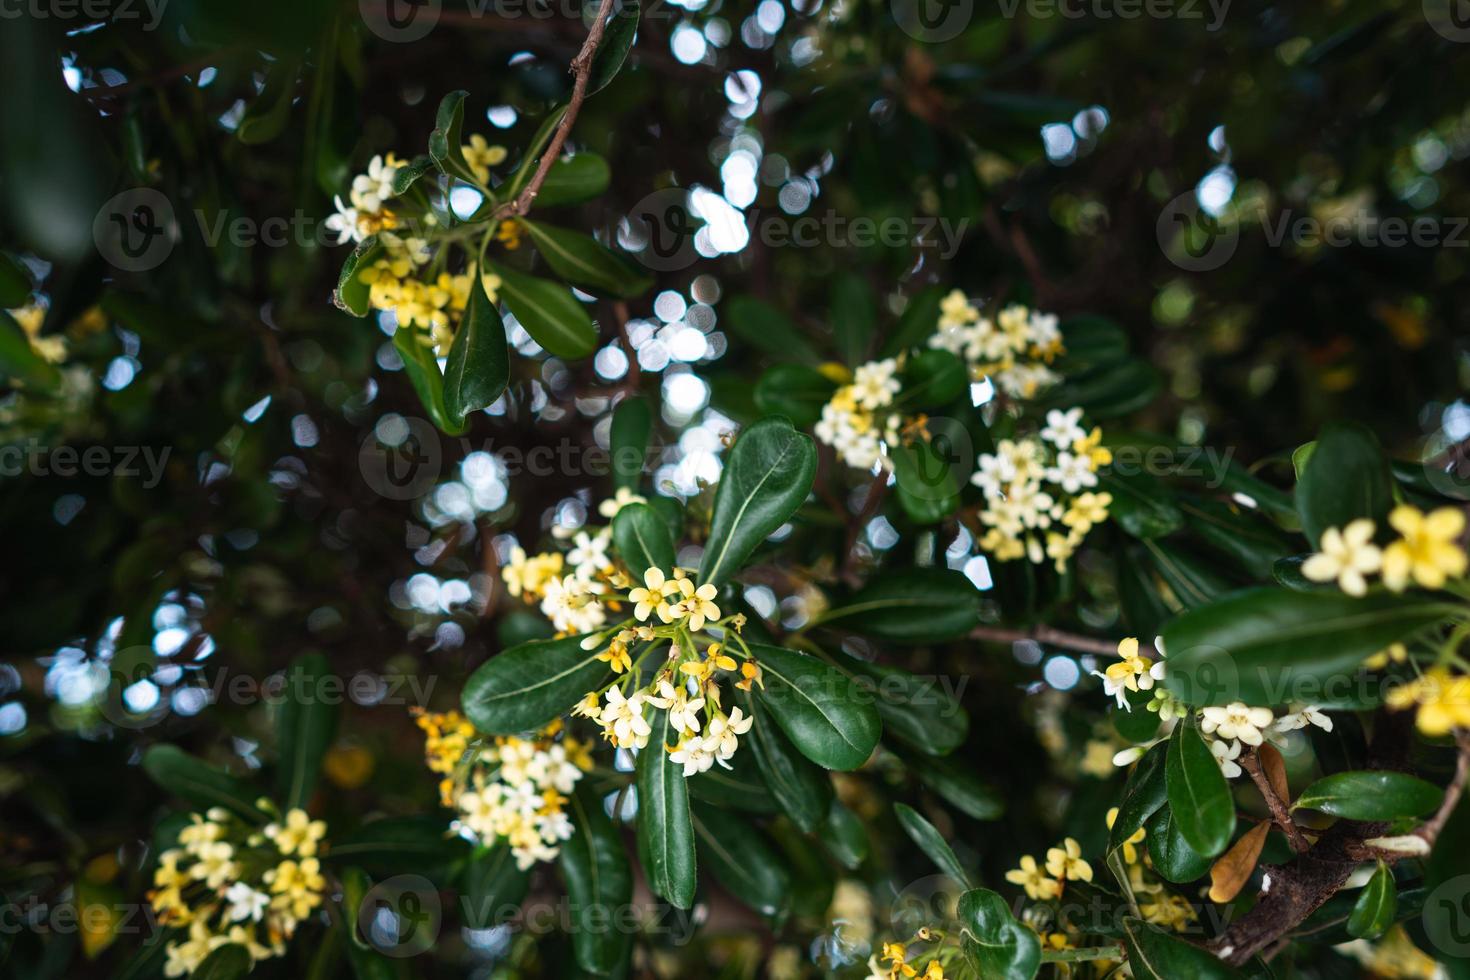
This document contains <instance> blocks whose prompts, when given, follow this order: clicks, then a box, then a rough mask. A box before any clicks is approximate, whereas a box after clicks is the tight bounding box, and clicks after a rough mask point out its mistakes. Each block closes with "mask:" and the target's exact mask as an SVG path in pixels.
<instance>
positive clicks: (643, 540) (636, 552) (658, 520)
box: [612, 504, 674, 582]
mask: <svg viewBox="0 0 1470 980" xmlns="http://www.w3.org/2000/svg"><path fill="white" fill-rule="evenodd" d="M612 528H613V544H614V546H616V548H617V550H618V555H619V557H621V558H622V559H623V563H624V564H626V565H627V566H628V570H629V571H630V572H631V573H632V575H633V578H634V579H635V580H636V581H639V582H641V581H642V579H643V573H644V572H645V571H646V570H648V569H650V568H660V569H663V570H664V571H665V572H667V571H668V570H669V569H671V568H673V567H674V539H673V538H672V537H670V536H669V526H668V525H667V524H666V523H664V519H663V518H662V517H660V516H659V514H658V512H657V511H655V510H654V509H653V508H652V507H650V506H648V505H647V504H627V505H626V506H624V507H623V509H622V510H620V511H618V515H617V516H616V517H614V518H613V522H612Z"/></svg>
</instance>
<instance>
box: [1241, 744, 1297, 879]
mask: <svg viewBox="0 0 1470 980" xmlns="http://www.w3.org/2000/svg"><path fill="white" fill-rule="evenodd" d="M1258 752H1259V749H1251V750H1250V751H1249V752H1246V753H1243V754H1242V755H1241V757H1240V768H1242V769H1244V770H1245V771H1246V772H1247V773H1249V774H1250V777H1251V781H1252V782H1254V783H1255V784H1256V789H1258V790H1260V791H1261V795H1262V796H1263V797H1265V799H1266V806H1267V807H1268V808H1269V809H1270V811H1271V818H1272V819H1273V820H1275V821H1276V826H1278V827H1280V828H1281V832H1282V833H1284V834H1285V835H1286V836H1287V838H1288V839H1289V840H1290V841H1291V846H1292V848H1293V849H1295V851H1296V852H1297V853H1298V854H1304V853H1306V852H1307V851H1308V850H1310V849H1311V846H1312V845H1311V844H1309V843H1307V838H1306V836H1305V835H1304V834H1303V833H1302V830H1301V828H1300V827H1298V826H1297V825H1296V821H1295V820H1293V819H1291V811H1290V810H1289V809H1288V808H1287V804H1288V803H1289V802H1290V801H1288V800H1283V799H1282V798H1281V796H1280V794H1278V793H1277V792H1276V787H1274V786H1272V785H1271V780H1269V779H1267V778H1266V772H1265V770H1264V769H1262V768H1261V760H1260V757H1259V756H1258V755H1257V753H1258Z"/></svg>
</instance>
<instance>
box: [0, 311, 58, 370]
mask: <svg viewBox="0 0 1470 980" xmlns="http://www.w3.org/2000/svg"><path fill="white" fill-rule="evenodd" d="M7 312H8V313H9V314H10V316H11V317H12V318H13V319H14V320H15V322H16V323H17V324H19V325H20V329H21V332H22V333H24V334H25V337H26V342H27V343H29V344H30V346H31V350H32V351H34V352H35V353H36V355H37V356H38V357H40V358H41V360H43V361H45V362H46V363H48V364H60V363H61V362H62V361H64V360H66V338H65V337H64V336H62V335H61V334H49V335H47V336H44V337H43V336H41V325H42V324H44V323H45V322H46V307H44V306H42V305H40V304H39V303H31V304H29V305H27V306H22V307H20V308H19V309H15V310H8V311H7Z"/></svg>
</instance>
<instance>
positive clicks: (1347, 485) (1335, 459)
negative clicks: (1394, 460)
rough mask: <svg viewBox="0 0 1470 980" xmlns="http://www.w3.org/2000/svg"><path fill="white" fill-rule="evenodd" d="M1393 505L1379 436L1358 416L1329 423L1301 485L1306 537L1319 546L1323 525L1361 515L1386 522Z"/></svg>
mask: <svg viewBox="0 0 1470 980" xmlns="http://www.w3.org/2000/svg"><path fill="white" fill-rule="evenodd" d="M1392 506H1393V479H1392V477H1391V476H1390V475H1389V470H1388V460H1387V458H1386V457H1385V456H1384V455H1383V449H1382V447H1380V446H1379V444H1378V437H1377V436H1375V435H1374V434H1373V432H1372V431H1371V430H1370V429H1368V428H1367V427H1366V426H1364V425H1361V424H1360V423H1357V422H1333V423H1329V424H1328V425H1327V426H1325V427H1324V428H1323V429H1322V432H1321V434H1320V435H1319V436H1318V437H1317V442H1316V445H1315V447H1314V448H1313V449H1312V452H1311V455H1310V457H1309V458H1308V460H1307V463H1306V466H1305V468H1304V469H1303V470H1302V474H1301V479H1299V480H1298V481H1297V486H1296V509H1297V513H1298V514H1300V515H1301V519H1302V532H1303V533H1304V534H1306V536H1307V540H1308V541H1309V542H1311V544H1312V545H1313V546H1314V547H1315V546H1316V545H1317V542H1318V540H1319V539H1320V538H1321V537H1322V532H1323V531H1324V530H1326V529H1327V528H1329V527H1339V528H1340V527H1344V526H1346V525H1347V524H1349V523H1350V522H1352V521H1353V520H1355V519H1356V518H1359V517H1367V518H1371V519H1373V520H1375V521H1377V522H1379V525H1380V526H1381V525H1382V523H1383V520H1384V518H1385V517H1386V516H1387V515H1388V510H1389V508H1390V507H1392Z"/></svg>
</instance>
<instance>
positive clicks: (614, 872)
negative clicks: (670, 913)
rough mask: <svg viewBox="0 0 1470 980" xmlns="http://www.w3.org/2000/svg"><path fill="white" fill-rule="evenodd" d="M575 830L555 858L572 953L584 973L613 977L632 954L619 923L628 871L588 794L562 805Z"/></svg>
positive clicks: (609, 826)
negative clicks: (567, 907)
mask: <svg viewBox="0 0 1470 980" xmlns="http://www.w3.org/2000/svg"><path fill="white" fill-rule="evenodd" d="M568 810H569V811H570V813H571V818H572V825H573V827H574V828H575V832H574V833H573V834H572V836H571V837H570V838H568V839H567V840H566V841H563V842H562V845H561V853H560V855H558V857H557V867H559V868H560V869H561V875H562V880H563V881H565V882H566V887H567V898H568V899H569V900H570V901H571V913H572V914H571V922H570V931H571V933H572V952H573V954H574V955H575V956H576V960H577V965H578V966H580V967H581V968H582V969H584V970H586V971H588V972H589V973H595V974H598V975H606V974H611V973H616V972H618V971H619V970H620V969H622V968H623V967H624V966H625V964H626V963H627V960H628V957H629V955H630V954H631V952H632V945H633V935H632V933H631V932H629V931H628V929H627V927H626V925H625V924H624V923H625V920H626V917H627V914H628V908H629V903H631V902H632V900H633V870H632V868H630V867H629V865H628V856H627V854H626V853H625V852H624V850H623V841H622V838H621V837H620V836H619V835H618V832H617V828H615V827H614V826H613V822H612V820H611V819H609V818H608V815H607V813H606V812H604V810H603V808H602V802H601V801H600V800H599V799H598V798H597V797H595V796H594V795H592V794H591V793H588V792H578V793H575V794H573V796H572V798H571V800H570V802H569V803H568Z"/></svg>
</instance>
